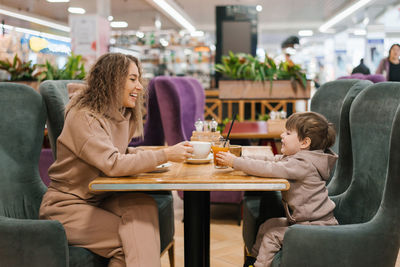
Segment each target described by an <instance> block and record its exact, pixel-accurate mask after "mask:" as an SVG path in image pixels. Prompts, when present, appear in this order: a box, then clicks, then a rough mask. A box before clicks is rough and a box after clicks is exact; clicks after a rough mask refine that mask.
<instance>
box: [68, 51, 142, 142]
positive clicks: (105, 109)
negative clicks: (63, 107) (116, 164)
mask: <svg viewBox="0 0 400 267" xmlns="http://www.w3.org/2000/svg"><path fill="white" fill-rule="evenodd" d="M131 63H134V64H136V66H137V67H138V69H139V81H140V83H142V69H141V65H140V62H139V60H138V59H137V58H136V57H134V56H131V55H125V54H121V53H107V54H104V55H102V56H101V57H100V58H99V59H98V60H97V61H96V62H95V63H94V65H93V66H92V67H91V69H90V71H89V74H88V76H87V77H86V79H85V80H86V85H87V86H86V89H85V90H82V91H81V92H80V93H78V94H77V95H76V96H75V97H73V98H72V99H71V102H70V103H69V105H68V107H67V108H68V109H69V108H71V107H74V106H76V107H77V108H79V109H81V108H87V109H89V110H91V111H92V112H94V113H96V114H98V115H100V116H107V117H109V116H110V115H111V114H114V113H115V112H118V111H121V109H122V97H123V93H124V88H125V83H126V79H127V77H128V74H129V73H128V71H129V66H130V64H131ZM142 84H143V83H142ZM144 94H146V90H143V91H142V92H140V93H139V95H138V99H137V101H136V106H135V108H133V109H132V115H133V117H134V119H133V120H134V121H135V125H136V131H135V133H136V134H135V136H137V135H141V134H142V133H143V120H142V109H143V108H142V107H143V102H144V101H143V99H144Z"/></svg>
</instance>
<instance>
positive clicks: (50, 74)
mask: <svg viewBox="0 0 400 267" xmlns="http://www.w3.org/2000/svg"><path fill="white" fill-rule="evenodd" d="M40 67H43V68H44V70H43V71H42V72H41V73H40V74H39V75H38V80H39V81H42V80H82V79H83V78H85V76H86V71H85V66H84V64H83V62H82V56H81V55H75V54H74V53H72V54H71V55H70V56H69V57H68V60H67V63H66V64H65V65H64V67H63V68H61V69H59V68H57V66H53V65H52V64H51V63H50V62H48V61H47V60H46V63H45V64H41V65H40Z"/></svg>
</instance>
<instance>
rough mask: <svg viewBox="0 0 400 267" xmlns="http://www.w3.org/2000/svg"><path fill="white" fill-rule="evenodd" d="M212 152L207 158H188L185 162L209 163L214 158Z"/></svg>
mask: <svg viewBox="0 0 400 267" xmlns="http://www.w3.org/2000/svg"><path fill="white" fill-rule="evenodd" d="M212 159H213V158H212V154H211V153H210V154H209V155H208V157H207V158H205V159H192V158H190V159H187V160H186V161H185V162H186V163H190V164H205V163H209V162H210V161H211V160H212Z"/></svg>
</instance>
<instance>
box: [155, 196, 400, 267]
mask: <svg viewBox="0 0 400 267" xmlns="http://www.w3.org/2000/svg"><path fill="white" fill-rule="evenodd" d="M174 205H175V267H183V266H184V259H183V223H182V216H183V202H182V200H181V199H180V198H179V197H178V196H177V194H176V192H174ZM235 212H236V209H235V208H234V207H231V206H225V205H212V206H211V228H210V232H211V236H210V250H211V251H210V254H211V256H210V257H211V258H210V265H211V267H217V266H218V267H241V266H243V239H242V228H241V226H238V225H237V222H236V220H235V218H236V217H235V215H236V213H235ZM161 265H162V267H170V265H169V260H168V253H165V254H164V255H163V256H162V258H161ZM395 267H400V253H399V256H398V258H397V263H396V266H395Z"/></svg>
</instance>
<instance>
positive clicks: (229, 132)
mask: <svg viewBox="0 0 400 267" xmlns="http://www.w3.org/2000/svg"><path fill="white" fill-rule="evenodd" d="M235 119H236V113H235V114H234V115H233V119H232V122H231V127H229V131H228V134H227V135H226V139H225V143H224V147H225V145H226V142H227V141H228V140H229V135H230V134H231V130H232V126H233V123H234V122H235Z"/></svg>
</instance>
